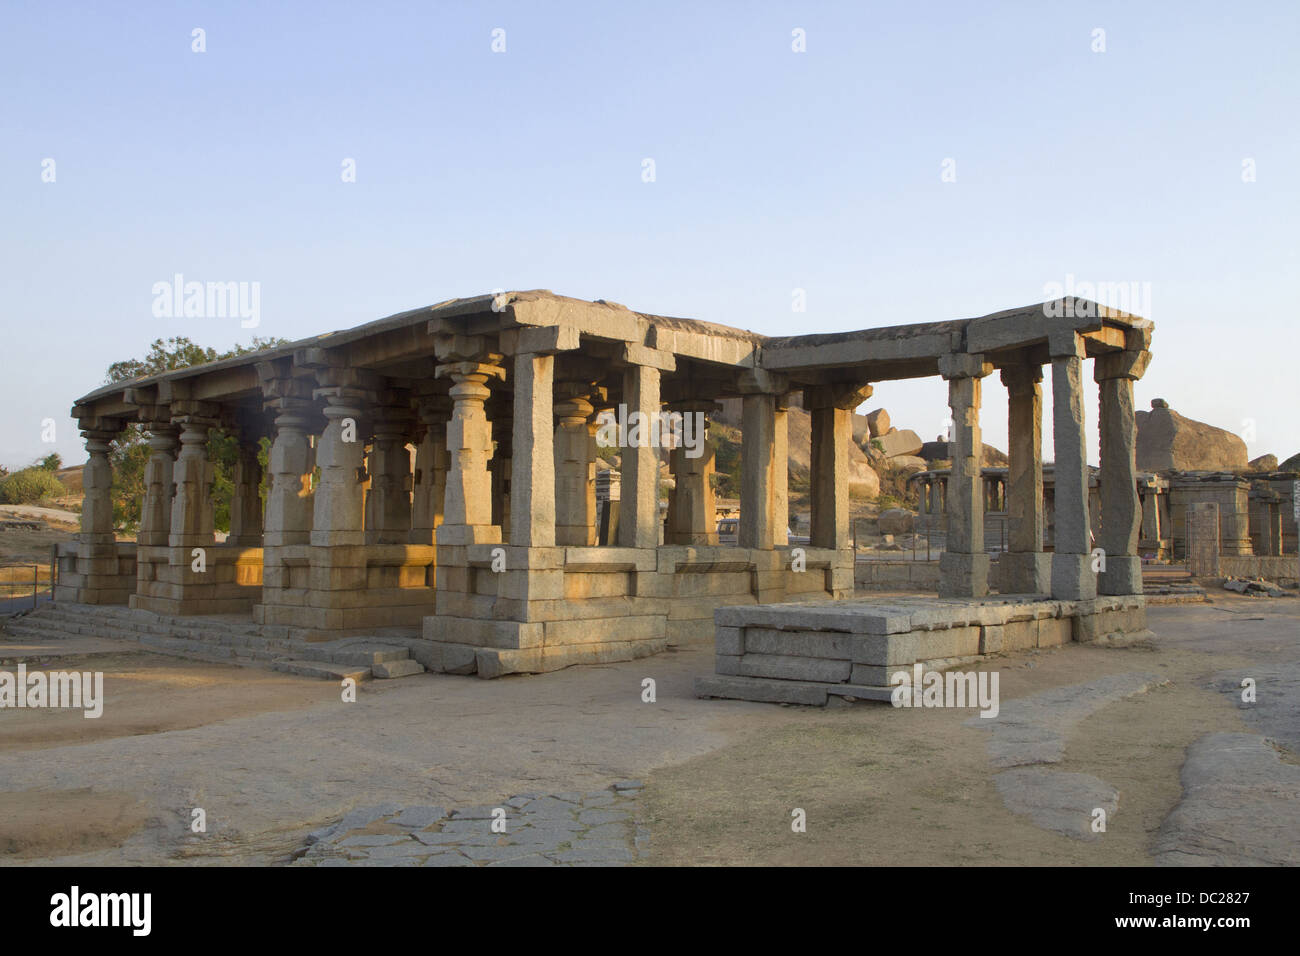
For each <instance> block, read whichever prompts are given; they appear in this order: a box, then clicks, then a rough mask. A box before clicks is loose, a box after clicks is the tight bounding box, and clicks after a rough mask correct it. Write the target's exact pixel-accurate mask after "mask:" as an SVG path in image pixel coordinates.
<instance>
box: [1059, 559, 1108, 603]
mask: <svg viewBox="0 0 1300 956" xmlns="http://www.w3.org/2000/svg"><path fill="white" fill-rule="evenodd" d="M1096 596H1097V574H1096V572H1094V571H1093V570H1092V555H1090V554H1068V553H1063V552H1060V551H1057V552H1056V553H1054V554H1053V555H1052V597H1054V598H1056V599H1057V600H1060V601H1087V600H1090V599H1092V598H1094V597H1096Z"/></svg>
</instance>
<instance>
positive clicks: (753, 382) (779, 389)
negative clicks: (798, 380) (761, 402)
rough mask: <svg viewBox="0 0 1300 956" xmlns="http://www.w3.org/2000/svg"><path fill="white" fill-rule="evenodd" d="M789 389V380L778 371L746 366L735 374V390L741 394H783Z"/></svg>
mask: <svg viewBox="0 0 1300 956" xmlns="http://www.w3.org/2000/svg"><path fill="white" fill-rule="evenodd" d="M789 390H790V380H789V379H788V378H787V377H786V376H784V375H781V374H780V373H778V372H769V371H767V370H766V369H761V368H747V369H743V370H742V371H741V372H740V373H739V374H737V375H736V391H738V392H740V394H741V395H784V394H785V393H786V392H788V391H789Z"/></svg>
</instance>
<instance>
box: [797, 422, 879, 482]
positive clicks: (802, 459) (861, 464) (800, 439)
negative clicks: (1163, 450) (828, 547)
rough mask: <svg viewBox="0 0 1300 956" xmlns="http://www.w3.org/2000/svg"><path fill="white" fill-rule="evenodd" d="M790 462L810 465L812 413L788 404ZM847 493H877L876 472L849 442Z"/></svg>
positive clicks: (804, 466)
mask: <svg viewBox="0 0 1300 956" xmlns="http://www.w3.org/2000/svg"><path fill="white" fill-rule="evenodd" d="M786 427H787V439H788V443H789V447H790V456H789V457H790V466H791V467H796V466H797V467H799V468H802V469H803V470H805V471H807V470H809V469H810V468H811V466H812V416H810V415H809V414H808V413H807V412H806V411H804V410H803V409H802V408H798V407H796V406H793V405H792V406H791V407H790V410H789V412H788V413H787V415H786ZM849 494H850V495H852V496H853V497H854V498H875V497H876V496H877V495H879V494H880V476H879V475H878V474H876V470H875V469H874V468H872V467H871V462H870V460H869V459H868V458H867V456H866V453H865V452H863V450H862V449H861V448H860V447H858V445H856V444H854V443H853V442H849Z"/></svg>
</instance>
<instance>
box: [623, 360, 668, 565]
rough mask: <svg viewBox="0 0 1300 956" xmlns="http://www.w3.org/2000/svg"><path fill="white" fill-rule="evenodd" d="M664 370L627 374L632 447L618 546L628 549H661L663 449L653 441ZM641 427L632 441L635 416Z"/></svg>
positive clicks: (626, 453) (635, 367)
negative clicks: (660, 492) (661, 452)
mask: <svg viewBox="0 0 1300 956" xmlns="http://www.w3.org/2000/svg"><path fill="white" fill-rule="evenodd" d="M659 379H660V369H659V368H658V367H657V366H654V365H640V364H631V365H628V367H627V369H626V370H625V371H624V373H623V404H624V405H625V407H626V409H627V415H628V447H626V448H623V449H622V465H623V467H622V469H621V470H622V478H623V480H622V504H621V505H620V508H619V516H618V543H619V545H620V546H621V547H624V548H654V547H657V546H658V545H659V449H657V448H655V447H654V444H653V441H652V438H653V435H654V434H655V429H656V428H657V426H656V425H655V422H656V421H657V419H658V417H659ZM634 414H636V415H637V416H638V418H639V420H640V424H641V427H640V429H639V430H638V432H639V433H638V434H636V436H635V437H637V438H638V439H639V440H638V441H637V442H636V443H635V444H634V443H633V441H632V438H633V437H634V435H633V422H632V415H634Z"/></svg>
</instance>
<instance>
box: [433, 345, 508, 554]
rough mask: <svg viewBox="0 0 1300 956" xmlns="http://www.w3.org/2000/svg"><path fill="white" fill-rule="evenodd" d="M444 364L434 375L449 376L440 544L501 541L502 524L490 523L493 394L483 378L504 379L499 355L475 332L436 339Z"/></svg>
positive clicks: (439, 354) (439, 533)
mask: <svg viewBox="0 0 1300 956" xmlns="http://www.w3.org/2000/svg"><path fill="white" fill-rule="evenodd" d="M435 347H436V348H437V349H438V358H439V360H440V361H441V362H442V364H440V365H439V366H438V368H437V371H436V373H435V375H436V376H437V377H438V378H450V379H451V380H452V382H453V384H452V386H451V390H450V394H451V398H452V401H453V402H454V403H455V404H454V405H453V406H452V412H451V420H450V421H449V422H448V423H447V455H448V459H449V464H450V468H449V469H448V470H447V491H446V496H445V498H444V503H443V519H442V524H441V525H440V526H439V528H438V544H439V545H444V544H446V545H461V544H499V543H500V542H501V528H500V527H498V526H496V525H493V524H492V481H491V476H490V475H489V474H488V467H487V463H488V459H489V458H490V457H491V455H492V425H491V423H490V422H489V421H488V418H487V413H486V411H485V410H484V403H485V402H486V401H487V399H488V397H489V396H490V395H491V391H490V390H489V389H488V387H487V384H486V383H487V381H488V380H489V379H492V378H496V379H504V378H505V369H504V368H502V367H501V365H500V364H498V363H499V362H500V361H501V359H502V355H501V353H499V352H489V351H487V350H486V347H485V346H484V344H483V342H482V341H481V340H480V339H479V338H477V337H474V336H470V337H465V336H445V337H439V338H438V340H437V344H436V346H435Z"/></svg>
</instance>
